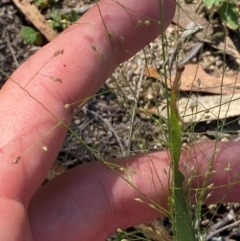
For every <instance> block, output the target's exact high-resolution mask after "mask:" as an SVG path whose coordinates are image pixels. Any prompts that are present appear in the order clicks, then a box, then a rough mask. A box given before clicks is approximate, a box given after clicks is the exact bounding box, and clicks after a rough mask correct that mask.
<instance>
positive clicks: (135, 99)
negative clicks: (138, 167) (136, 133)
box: [127, 66, 145, 155]
mask: <svg viewBox="0 0 240 241" xmlns="http://www.w3.org/2000/svg"><path fill="white" fill-rule="evenodd" d="M144 69H145V66H143V67H142V71H141V74H140V77H139V80H138V84H137V93H136V97H135V98H134V106H133V109H132V116H131V121H130V123H131V126H130V130H129V141H128V150H127V154H128V155H129V152H130V145H131V139H132V135H133V128H134V125H133V123H134V119H135V116H136V109H137V104H138V99H139V95H140V89H141V86H142V80H143V73H144Z"/></svg>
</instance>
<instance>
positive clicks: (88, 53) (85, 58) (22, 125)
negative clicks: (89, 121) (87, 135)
mask: <svg viewBox="0 0 240 241" xmlns="http://www.w3.org/2000/svg"><path fill="white" fill-rule="evenodd" d="M159 2H160V1H159V0H152V1H151V3H150V2H149V1H148V0H141V1H139V0H138V1H128V0H121V1H110V0H104V1H101V2H100V3H99V4H98V6H96V5H95V6H94V7H92V8H91V9H90V10H89V11H88V12H87V13H86V14H85V15H84V16H83V17H82V18H80V20H79V21H78V22H77V24H74V25H72V26H71V27H70V28H69V29H67V30H66V31H65V32H63V33H62V34H61V35H60V36H59V37H57V38H56V39H55V40H54V41H52V42H51V43H50V44H48V45H47V46H45V47H44V48H42V49H41V50H40V51H39V52H38V53H36V54H35V55H34V56H33V57H31V58H30V59H29V60H28V61H27V62H25V63H24V64H23V65H22V66H21V67H20V68H19V69H18V70H17V71H16V72H15V73H14V74H13V75H12V76H11V80H10V81H8V82H7V84H6V85H5V86H4V87H3V88H2V90H1V96H0V113H1V118H0V133H1V137H0V143H1V147H0V159H1V169H0V175H1V183H0V191H1V195H2V196H3V197H6V198H12V199H17V200H21V201H23V202H24V203H27V202H28V200H29V198H30V197H31V196H32V195H33V193H34V191H35V189H36V188H37V187H38V186H39V185H40V183H41V181H42V179H43V178H44V176H45V175H46V173H47V171H48V169H49V167H50V166H51V163H52V160H54V158H55V157H56V155H57V153H58V150H59V148H60V146H61V144H62V141H63V139H64V136H65V133H66V128H65V127H63V125H60V126H57V125H58V124H59V123H60V121H62V122H69V119H70V116H71V111H70V110H69V109H65V108H64V106H65V105H66V104H71V103H72V102H75V101H78V100H82V99H84V98H86V97H89V96H91V95H92V94H94V93H95V92H96V90H97V89H98V88H99V85H100V84H102V83H103V81H105V80H106V79H107V77H108V76H109V75H110V73H111V72H112V71H113V70H114V68H116V66H117V64H118V63H119V62H122V61H123V60H125V59H127V58H129V57H130V55H129V53H132V54H133V53H135V52H136V51H137V50H139V49H140V48H142V47H143V46H144V45H146V44H147V43H149V42H150V41H151V40H153V39H154V38H155V37H156V36H157V35H158V34H159V32H160V29H164V28H166V26H167V25H168V24H169V23H170V21H171V18H172V16H173V13H174V1H173V0H172V1H164V2H163V6H162V8H160V7H159ZM125 6H126V7H127V8H125ZM161 12H163V13H164V15H163V19H162V22H161V24H160V25H159V19H161V18H160V16H159V14H160V13H161ZM100 13H101V16H100ZM146 20H148V21H150V24H149V25H148V26H146V25H145V24H139V21H142V22H144V21H146ZM104 24H105V25H104ZM105 27H107V30H106V28H105ZM110 40H111V41H110ZM123 40H124V41H123ZM91 46H92V47H91ZM93 46H95V47H93ZM93 48H95V50H94V49H93ZM58 50H63V51H60V52H58V53H60V54H59V55H58V56H55V57H53V56H54V53H56V51H58ZM99 53H100V54H99ZM33 77H34V78H33ZM50 77H51V78H50ZM57 78H60V79H61V83H60V82H55V81H52V79H54V80H58V79H57ZM44 150H45V151H44ZM46 150H47V151H46ZM16 157H19V158H20V157H21V158H20V159H19V158H17V159H16ZM13 160H19V162H18V164H16V165H12V162H13Z"/></svg>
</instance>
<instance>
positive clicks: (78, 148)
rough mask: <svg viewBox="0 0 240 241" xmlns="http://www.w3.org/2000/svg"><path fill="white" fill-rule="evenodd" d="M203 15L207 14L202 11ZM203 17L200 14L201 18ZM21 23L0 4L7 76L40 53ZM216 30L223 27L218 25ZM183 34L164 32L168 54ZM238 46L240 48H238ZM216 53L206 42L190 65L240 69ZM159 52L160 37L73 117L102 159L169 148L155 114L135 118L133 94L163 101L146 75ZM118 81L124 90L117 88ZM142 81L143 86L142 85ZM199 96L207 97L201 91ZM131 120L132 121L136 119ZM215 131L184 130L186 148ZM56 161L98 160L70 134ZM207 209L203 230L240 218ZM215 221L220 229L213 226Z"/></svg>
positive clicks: (239, 235) (0, 62)
mask: <svg viewBox="0 0 240 241" xmlns="http://www.w3.org/2000/svg"><path fill="white" fill-rule="evenodd" d="M61 4H62V5H61V6H62V7H61V8H62V9H66V8H68V9H69V8H73V7H74V8H76V7H82V6H88V5H89V4H91V1H87V0H86V1H80V0H79V1H77V0H66V1H63V2H62V3H61ZM189 6H190V7H192V8H194V9H195V8H196V6H197V5H196V4H190V5H189ZM201 14H202V15H204V11H203V13H201ZM201 14H200V13H199V16H200V15H201ZM22 25H31V23H30V22H29V21H28V20H27V19H26V18H25V16H24V15H23V14H22V13H21V12H19V10H18V9H17V8H16V6H15V5H14V4H13V2H12V1H10V0H2V1H0V34H1V39H0V69H1V70H4V71H5V72H6V74H10V73H11V72H13V71H14V70H15V69H16V68H17V67H18V66H19V65H20V64H21V63H22V62H23V61H25V60H26V59H27V58H28V57H29V56H30V55H31V54H33V53H34V52H36V51H37V50H38V49H39V47H37V46H34V45H32V44H28V43H26V42H25V41H23V40H22V38H21V37H20V35H19V32H20V29H21V26H22ZM216 26H217V25H216ZM216 26H215V27H216ZM217 27H219V25H218V26H217ZM180 33H181V29H180V28H179V27H178V26H177V25H176V24H172V25H171V26H170V27H169V28H168V30H167V32H166V34H167V38H168V41H169V46H170V52H169V54H170V53H171V51H174V46H176V43H177V42H178V40H177V38H176V36H178V35H179V34H180ZM228 36H229V37H231V39H233V40H234V42H236V43H237V42H238V43H240V41H239V40H240V34H239V32H238V31H235V32H233V31H229V33H228ZM198 41H199V40H198V39H196V38H192V39H191V40H190V41H188V42H187V44H185V45H183V46H182V48H181V51H178V52H179V56H180V60H181V58H182V59H184V58H185V57H184V56H187V53H188V52H189V51H190V50H191V49H192V48H193V46H194V44H195V43H197V42H198ZM171 46H172V47H171ZM235 47H236V48H239V46H238V45H237V44H236V46H235ZM215 52H216V49H215V48H214V47H213V46H211V44H209V43H204V45H203V49H202V52H201V54H196V55H194V57H193V58H192V59H191V60H190V62H191V63H200V64H201V65H202V66H203V68H204V69H205V70H206V71H208V72H209V73H210V74H211V75H213V76H219V75H221V73H222V71H223V68H225V71H226V72H229V73H235V72H236V71H237V69H238V67H239V66H238V61H236V59H235V58H234V57H233V56H231V55H228V56H227V57H226V59H225V60H223V57H222V56H221V55H218V54H216V53H215ZM153 53H154V54H153ZM161 53H162V52H161V39H160V38H159V39H158V40H156V41H155V42H154V43H152V44H151V45H149V46H148V47H146V48H145V52H140V53H138V54H137V55H136V56H135V57H133V58H132V59H131V60H130V61H128V62H126V63H124V64H123V65H122V66H121V67H122V69H123V72H124V73H125V74H124V76H123V75H122V74H121V71H120V70H119V69H118V70H116V71H115V73H114V74H113V76H112V77H110V78H109V79H108V80H107V84H106V85H103V86H102V88H101V90H100V91H99V95H97V96H96V97H94V98H93V99H92V100H91V101H90V102H89V103H88V104H87V105H86V106H85V108H84V110H81V111H78V113H77V115H76V116H75V117H74V119H73V121H72V124H71V128H72V129H73V130H74V132H75V133H76V134H77V135H78V136H79V137H81V138H82V139H83V140H84V142H85V143H86V144H87V145H88V146H89V147H91V148H93V149H94V150H95V151H97V153H98V155H100V156H102V157H103V158H105V159H109V158H112V157H119V156H123V155H124V154H125V153H123V152H124V151H125V150H128V152H129V153H137V152H139V151H147V150H160V149H163V148H165V146H164V145H162V144H161V143H163V142H164V140H165V141H166V140H167V130H166V127H165V126H164V124H162V125H156V124H155V123H156V119H159V117H157V116H156V115H154V116H149V115H147V114H144V113H142V112H136V114H135V115H133V113H135V109H134V108H135V107H136V105H135V102H134V94H137V95H138V103H137V106H138V107H139V108H141V109H145V110H146V109H148V108H153V107H154V106H155V105H156V101H162V99H163V96H164V93H163V92H164V91H163V87H162V85H161V84H159V81H158V80H156V79H154V78H149V77H146V76H145V75H143V72H144V70H145V62H146V61H147V63H148V64H151V65H152V66H155V68H159V69H160V68H161V66H162V65H163V64H164V58H163V56H162V54H161ZM6 79H7V77H6V76H4V75H3V74H0V87H1V86H2V85H3V84H4V82H5V81H6ZM126 79H127V80H128V84H126ZM116 81H117V83H118V86H119V88H120V89H116V86H115V83H116ZM139 82H141V85H140V86H139ZM130 87H131V89H133V90H134V94H133V92H132V91H130ZM109 90H111V91H109ZM123 92H124V94H125V95H126V97H127V100H126V99H124V100H123V98H122V95H121V93H123ZM182 95H183V96H184V95H186V93H182ZM201 95H205V94H204V93H203V94H201ZM99 116H100V117H99ZM238 117H239V116H235V117H232V118H230V119H227V122H229V124H228V125H225V126H224V128H223V130H222V134H223V136H222V137H221V138H220V139H222V141H228V140H229V139H231V138H235V137H237V136H238V129H239V124H238ZM133 119H134V121H132V120H133ZM161 123H163V122H161ZM131 128H132V129H131ZM216 130H217V122H216V121H212V122H207V121H205V122H200V123H198V124H196V126H195V129H194V132H191V135H190V134H188V131H186V134H185V135H184V142H185V143H187V144H188V143H189V142H190V139H191V141H192V138H193V137H194V139H195V140H196V141H203V140H205V141H206V140H209V139H214V138H215V136H216ZM130 132H132V134H131V138H129V136H130V134H129V133H130ZM160 140H161V141H160ZM121 146H122V148H121ZM123 150H124V151H123ZM58 160H59V161H61V163H64V166H65V167H66V168H72V167H74V166H76V165H79V164H81V163H84V162H89V161H95V160H96V158H95V157H94V155H93V153H92V152H91V151H89V150H88V149H87V148H86V147H85V146H84V145H81V144H80V143H79V141H78V140H76V139H75V138H74V137H73V135H71V134H70V133H69V134H68V135H67V137H66V140H65V142H64V145H63V147H62V149H61V151H60V153H59V156H58ZM62 170H63V169H62V168H61V167H60V166H59V165H57V164H56V166H55V167H54V169H53V171H52V173H51V174H52V175H55V174H56V173H57V174H58V173H59V172H61V171H62ZM209 210H210V214H208V215H206V216H205V218H204V220H203V223H202V225H203V227H205V226H207V225H209V226H211V227H212V229H213V230H215V229H219V228H220V227H222V226H226V224H229V223H231V222H233V221H234V220H238V216H239V205H238V204H224V205H221V206H220V209H219V210H220V211H219V214H218V215H217V217H216V218H214V220H211V217H212V216H211V215H212V214H211V212H213V210H216V205H212V206H211V207H209ZM226 214H229V215H228V218H229V217H230V219H227V218H226V217H227V215H226ZM231 215H232V216H231ZM210 220H211V221H210ZM166 222H167V221H166ZM214 223H215V225H217V224H218V225H219V226H218V227H214V226H213V225H214ZM239 230H240V228H239V226H237V225H236V227H234V228H233V227H231V228H229V229H227V230H225V231H223V232H222V233H221V235H222V237H224V238H228V240H230V239H229V238H231V240H240V231H239ZM217 236H218V234H217V235H215V237H217ZM153 240H158V239H153ZM208 240H214V239H208ZM215 240H221V239H215ZM222 240H224V239H222ZM226 240H227V239H226Z"/></svg>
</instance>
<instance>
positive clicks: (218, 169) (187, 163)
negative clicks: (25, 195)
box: [29, 142, 240, 241]
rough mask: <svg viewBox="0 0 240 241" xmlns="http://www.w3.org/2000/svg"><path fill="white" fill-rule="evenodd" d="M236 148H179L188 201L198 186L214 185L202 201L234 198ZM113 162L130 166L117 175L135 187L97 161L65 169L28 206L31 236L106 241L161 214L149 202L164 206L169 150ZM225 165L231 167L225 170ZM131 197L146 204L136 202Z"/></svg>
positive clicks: (206, 145)
mask: <svg viewBox="0 0 240 241" xmlns="http://www.w3.org/2000/svg"><path fill="white" fill-rule="evenodd" d="M238 146H239V143H236V142H231V143H218V145H217V146H215V143H213V142H211V143H202V144H199V145H196V146H193V147H192V148H191V149H190V150H187V151H184V152H183V154H182V159H181V168H182V170H184V174H185V177H186V182H188V180H190V179H191V181H190V190H192V191H191V196H192V197H193V198H192V201H193V202H196V191H195V190H196V189H195V188H198V189H197V190H198V193H199V190H200V189H199V188H203V187H204V185H205V187H207V186H209V185H210V184H214V185H213V186H212V188H211V189H207V188H206V193H205V197H207V196H209V195H208V194H210V193H212V195H211V196H210V197H209V198H207V199H206V203H215V202H218V201H222V202H223V201H230V202H232V201H238V200H239V198H240V193H239V192H238V190H239V188H240V183H239V182H238V181H239V174H240V172H239V171H240V170H239V165H238V162H239V154H240V150H239V148H238ZM214 154H216V155H215V158H214V159H213V156H214ZM213 160H214V161H213ZM115 163H117V164H119V165H121V166H123V167H128V169H130V170H131V172H126V173H123V172H121V174H122V175H123V176H124V177H126V178H127V179H128V180H130V181H131V182H132V184H133V185H134V187H135V188H133V187H132V186H131V185H129V184H128V183H127V182H126V180H124V179H122V178H121V177H119V176H118V175H117V174H116V173H115V172H113V171H112V170H110V169H109V168H108V167H106V165H104V164H102V163H91V164H86V165H83V166H81V167H78V168H75V169H73V170H70V171H69V172H66V173H64V174H63V175H62V176H60V177H58V178H56V179H55V180H53V181H52V182H50V183H49V184H47V185H45V186H43V187H42V188H40V190H39V191H38V193H36V195H35V196H34V197H33V200H32V202H31V203H30V206H29V218H30V222H31V230H32V233H33V236H34V240H46V241H48V240H51V241H54V240H59V237H61V240H71V241H73V240H86V241H88V240H89V241H90V240H106V238H107V237H109V235H110V234H112V233H114V232H115V231H116V229H117V228H127V227H130V226H133V225H136V224H139V223H144V222H147V221H150V220H153V219H155V218H157V217H159V216H161V215H162V213H160V211H159V212H158V211H156V210H155V209H153V208H150V207H149V205H148V203H154V202H155V204H154V205H155V207H156V208H158V206H157V205H159V206H161V207H162V208H163V209H167V200H168V184H169V176H168V174H167V173H168V172H169V154H168V153H167V152H158V153H152V154H150V155H137V156H133V157H128V158H122V159H120V160H115ZM228 166H231V167H232V171H228V172H226V170H225V167H228ZM211 169H212V174H210V172H209V171H210V170H211ZM156 170H157V173H156ZM207 172H208V173H209V176H210V178H209V179H207V175H206V173H207ZM225 173H226V174H225ZM233 182H234V183H235V184H234V183H233ZM233 184H234V185H233ZM59 187H61V188H59ZM141 193H142V194H144V195H142V194H141ZM205 197H203V198H205ZM223 197H224V198H223ZM136 198H140V199H141V200H143V202H145V203H141V202H137V201H135V199H136ZM158 209H159V208H158ZM43 210H44V211H43Z"/></svg>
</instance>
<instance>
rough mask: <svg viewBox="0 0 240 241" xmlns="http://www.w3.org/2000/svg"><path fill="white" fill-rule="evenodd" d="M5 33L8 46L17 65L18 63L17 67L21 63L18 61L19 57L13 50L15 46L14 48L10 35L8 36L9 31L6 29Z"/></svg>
mask: <svg viewBox="0 0 240 241" xmlns="http://www.w3.org/2000/svg"><path fill="white" fill-rule="evenodd" d="M3 35H4V36H5V38H6V40H7V46H8V48H9V50H10V52H11V54H12V57H13V60H14V63H15V65H16V67H18V66H19V63H18V61H17V58H16V56H15V53H14V51H13V48H12V46H11V43H10V40H9V36H8V32H7V30H6V29H4V30H3Z"/></svg>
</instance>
